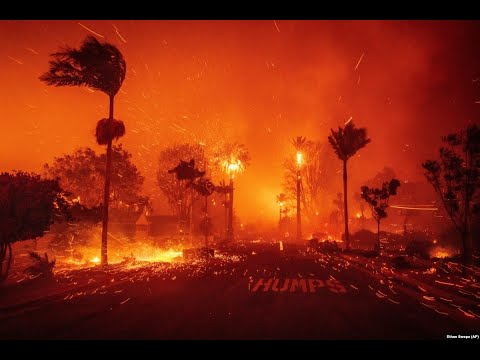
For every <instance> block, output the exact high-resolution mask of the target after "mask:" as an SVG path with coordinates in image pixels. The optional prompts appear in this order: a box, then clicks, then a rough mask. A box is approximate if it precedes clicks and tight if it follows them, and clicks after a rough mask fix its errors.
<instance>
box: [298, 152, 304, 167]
mask: <svg viewBox="0 0 480 360" xmlns="http://www.w3.org/2000/svg"><path fill="white" fill-rule="evenodd" d="M302 162H303V154H302V153H301V152H300V151H297V165H298V166H301V165H302Z"/></svg>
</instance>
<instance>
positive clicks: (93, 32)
mask: <svg viewBox="0 0 480 360" xmlns="http://www.w3.org/2000/svg"><path fill="white" fill-rule="evenodd" d="M77 24H78V25H80V26H81V27H83V28H84V29H85V30H88V31H90V32H91V33H92V34H95V35H97V36H100V37H101V38H105V36H103V35H100V34H99V33H96V32H95V31H93V30H92V29H89V28H88V27H86V26H85V25H83V24H81V23H79V22H78V23H77Z"/></svg>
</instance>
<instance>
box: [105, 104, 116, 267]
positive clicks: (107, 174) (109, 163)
mask: <svg viewBox="0 0 480 360" xmlns="http://www.w3.org/2000/svg"><path fill="white" fill-rule="evenodd" d="M112 121H113V96H112V95H110V114H109V117H108V127H109V129H110V128H111V125H112ZM111 168H112V139H111V138H110V139H109V140H108V144H107V166H106V167H105V191H104V193H103V227H102V265H107V264H108V256H107V236H108V205H109V200H110V177H111V176H110V175H111V172H112V171H111Z"/></svg>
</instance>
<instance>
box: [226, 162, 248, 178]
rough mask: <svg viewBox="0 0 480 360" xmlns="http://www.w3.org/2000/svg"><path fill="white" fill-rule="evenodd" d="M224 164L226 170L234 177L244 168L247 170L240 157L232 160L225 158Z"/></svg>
mask: <svg viewBox="0 0 480 360" xmlns="http://www.w3.org/2000/svg"><path fill="white" fill-rule="evenodd" d="M222 166H223V168H224V169H225V172H226V173H227V174H228V175H230V176H231V177H232V178H233V177H234V176H235V174H237V173H241V172H242V171H243V170H245V166H244V165H243V164H242V162H241V161H240V160H238V159H237V160H234V159H231V160H230V161H226V160H225V161H224V162H223V164H222Z"/></svg>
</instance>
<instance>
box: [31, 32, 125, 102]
mask: <svg viewBox="0 0 480 360" xmlns="http://www.w3.org/2000/svg"><path fill="white" fill-rule="evenodd" d="M51 56H52V57H53V60H52V61H50V68H49V70H48V71H47V72H46V73H44V74H43V75H41V76H40V80H41V81H43V82H45V83H46V84H47V85H54V86H88V87H90V88H93V89H96V90H99V91H102V92H104V93H106V94H107V95H109V96H115V94H116V93H117V92H118V90H120V87H121V86H122V83H123V80H124V79H125V74H126V63H125V59H124V58H123V55H122V53H121V52H120V50H118V49H117V48H116V47H115V46H113V45H112V44H109V43H106V42H105V43H101V42H99V41H98V40H97V39H96V38H95V37H93V36H87V38H86V39H85V40H84V41H83V42H82V44H81V46H80V48H79V49H74V48H70V47H65V48H64V49H62V50H61V51H59V52H56V53H53V54H51Z"/></svg>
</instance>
